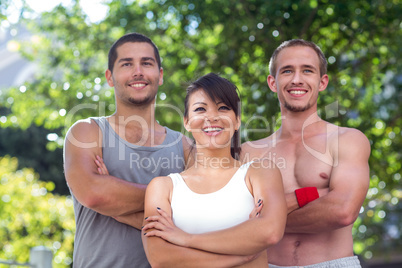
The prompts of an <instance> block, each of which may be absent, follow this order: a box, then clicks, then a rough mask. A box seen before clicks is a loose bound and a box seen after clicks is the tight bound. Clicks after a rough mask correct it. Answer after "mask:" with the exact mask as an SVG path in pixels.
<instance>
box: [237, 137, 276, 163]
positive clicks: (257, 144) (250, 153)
mask: <svg viewBox="0 0 402 268" xmlns="http://www.w3.org/2000/svg"><path fill="white" fill-rule="evenodd" d="M271 147H273V136H272V135H271V136H268V137H266V138H263V139H260V140H256V141H247V142H245V143H243V144H242V146H241V159H242V160H244V162H249V161H253V160H256V159H259V158H262V157H263V156H264V155H265V154H266V153H267V150H269V148H271Z"/></svg>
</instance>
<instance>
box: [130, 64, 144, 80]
mask: <svg viewBox="0 0 402 268" xmlns="http://www.w3.org/2000/svg"><path fill="white" fill-rule="evenodd" d="M132 76H133V77H138V76H139V77H142V76H143V71H142V66H141V64H133V68H132Z"/></svg>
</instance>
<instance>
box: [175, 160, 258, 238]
mask: <svg viewBox="0 0 402 268" xmlns="http://www.w3.org/2000/svg"><path fill="white" fill-rule="evenodd" d="M251 163H252V162H249V163H246V164H244V165H242V166H241V167H240V168H239V169H238V170H237V171H236V173H235V174H234V175H233V177H232V178H231V179H230V181H229V182H228V183H227V184H226V185H225V186H224V187H223V188H221V189H219V190H218V191H216V192H213V193H208V194H198V193H194V192H193V191H191V190H190V188H188V186H187V184H186V183H185V181H184V180H183V177H182V176H181V175H180V174H179V173H172V174H170V175H169V177H170V178H171V179H172V182H173V193H172V203H171V207H172V218H173V222H174V224H175V225H176V226H177V227H179V228H180V229H182V230H183V231H185V232H187V233H191V234H200V233H206V232H211V231H218V230H222V229H226V228H229V227H232V226H235V225H237V224H240V223H242V222H244V221H246V220H248V219H249V214H250V213H251V211H252V210H253V208H254V204H255V202H254V198H253V196H252V195H251V193H250V191H249V189H248V188H247V185H246V182H245V177H246V173H247V170H248V168H249V166H250V164H251Z"/></svg>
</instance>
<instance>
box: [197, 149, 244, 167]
mask: <svg viewBox="0 0 402 268" xmlns="http://www.w3.org/2000/svg"><path fill="white" fill-rule="evenodd" d="M237 162H238V161H237V160H236V159H234V158H233V157H232V155H231V154H230V147H226V148H222V149H213V150H211V149H197V153H196V156H195V164H194V167H195V168H203V169H221V168H223V169H225V168H232V167H234V166H235V165H236V163H237Z"/></svg>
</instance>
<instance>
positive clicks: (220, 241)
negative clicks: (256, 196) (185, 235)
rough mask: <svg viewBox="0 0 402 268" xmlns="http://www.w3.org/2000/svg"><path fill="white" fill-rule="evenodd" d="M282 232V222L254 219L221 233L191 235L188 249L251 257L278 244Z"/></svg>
mask: <svg viewBox="0 0 402 268" xmlns="http://www.w3.org/2000/svg"><path fill="white" fill-rule="evenodd" d="M251 230H252V231H251ZM283 230H284V228H283V226H282V222H279V221H277V222H275V219H272V218H271V219H270V220H268V221H267V220H264V221H263V220H262V219H258V218H255V219H250V220H248V221H246V222H244V223H242V224H239V225H237V226H234V227H232V228H228V229H224V230H221V231H216V232H209V233H204V234H197V235H191V236H190V239H189V243H188V247H191V248H197V249H200V250H205V251H210V252H215V253H218V254H234V255H251V254H256V253H258V252H261V251H262V250H264V249H266V248H267V247H269V246H272V245H274V244H276V243H277V242H279V240H280V239H281V238H282V235H283Z"/></svg>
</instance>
